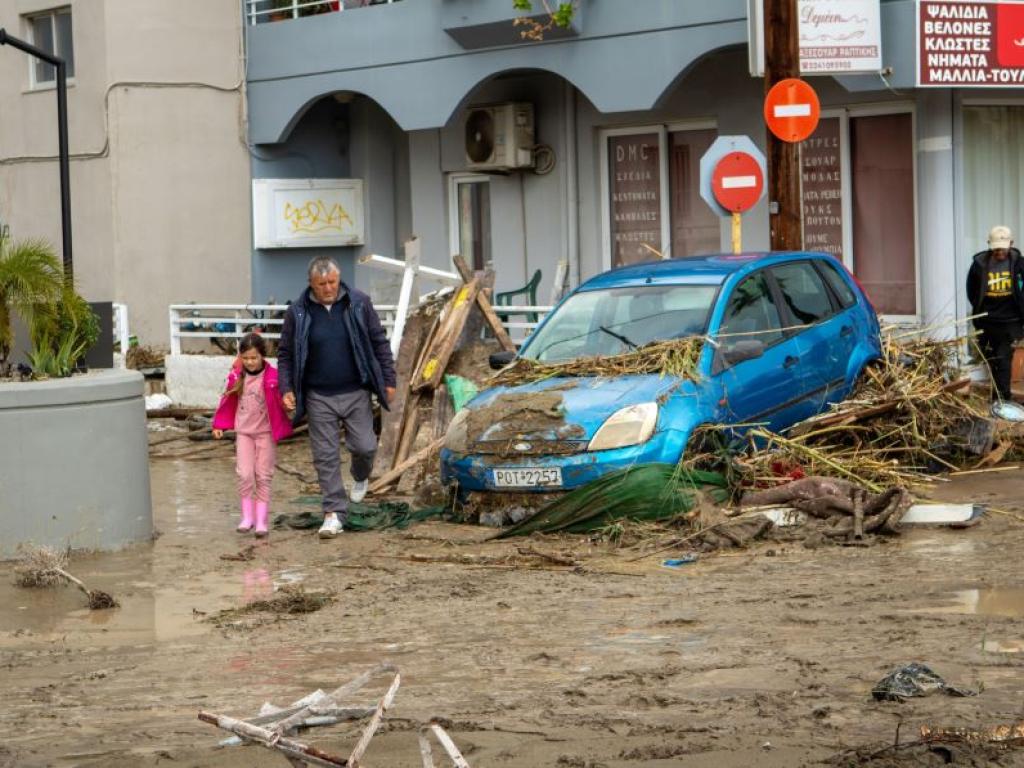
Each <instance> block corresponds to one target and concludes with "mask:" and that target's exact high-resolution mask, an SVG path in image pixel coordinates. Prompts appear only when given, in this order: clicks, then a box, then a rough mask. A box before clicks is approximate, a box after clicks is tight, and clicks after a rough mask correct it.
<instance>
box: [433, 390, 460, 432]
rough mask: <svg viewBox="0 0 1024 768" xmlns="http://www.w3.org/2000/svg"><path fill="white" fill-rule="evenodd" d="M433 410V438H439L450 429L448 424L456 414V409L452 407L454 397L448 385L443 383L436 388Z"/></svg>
mask: <svg viewBox="0 0 1024 768" xmlns="http://www.w3.org/2000/svg"><path fill="white" fill-rule="evenodd" d="M432 410H433V413H432V417H433V418H432V421H433V439H434V440H438V439H440V438H442V437H444V434H445V432H447V431H448V424H449V423H450V422H451V420H452V416H454V415H455V413H454V410H455V409H454V408H452V398H451V396H450V395H449V393H448V387H446V386H445V385H444V384H441V385H440V386H439V387H438V388H437V389H435V390H434V405H433V409H432Z"/></svg>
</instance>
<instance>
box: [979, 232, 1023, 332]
mask: <svg viewBox="0 0 1024 768" xmlns="http://www.w3.org/2000/svg"><path fill="white" fill-rule="evenodd" d="M1007 258H1008V259H1009V260H1010V276H1011V278H1012V282H1013V302H1014V304H1015V305H1016V306H1017V313H1018V314H1019V315H1020V320H1021V321H1024V258H1022V257H1021V254H1020V251H1018V250H1017V249H1016V248H1011V249H1010V253H1009V255H1008V256H1007ZM991 260H992V251H990V250H987V251H980V252H979V253H976V254H974V260H973V261H972V262H971V269H970V271H969V272H968V273H967V298H968V299H969V300H970V302H971V314H972V315H976V314H978V313H979V312H981V305H982V301H983V299H984V298H985V288H986V287H987V286H988V268H989V263H990V261H991ZM981 320H982V322H984V320H985V318H981ZM975 322H978V321H977V320H975Z"/></svg>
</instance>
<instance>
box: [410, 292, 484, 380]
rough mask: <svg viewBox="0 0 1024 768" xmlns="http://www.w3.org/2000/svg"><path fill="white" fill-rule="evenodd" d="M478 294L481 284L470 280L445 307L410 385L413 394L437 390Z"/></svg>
mask: <svg viewBox="0 0 1024 768" xmlns="http://www.w3.org/2000/svg"><path fill="white" fill-rule="evenodd" d="M479 292H480V281H479V280H477V279H475V278H474V279H473V280H471V281H470V282H468V283H467V284H466V285H464V286H462V287H461V288H459V289H458V290H457V291H456V292H455V295H454V296H452V298H451V301H450V302H449V303H448V307H447V311H446V313H445V317H444V319H443V320H442V321H441V325H440V327H439V328H438V331H437V335H436V336H435V337H434V338H433V340H432V341H431V344H430V348H429V349H428V351H427V354H426V355H424V357H423V360H422V364H421V365H419V366H417V368H416V371H415V373H414V374H413V376H412V381H411V382H410V384H409V389H410V391H412V392H419V391H421V390H423V389H436V388H437V385H438V384H439V383H440V382H441V377H443V376H444V372H445V370H446V369H447V368H448V361H449V360H450V359H451V356H452V352H454V351H455V347H456V345H457V344H458V342H459V337H460V336H461V335H462V328H463V326H464V325H465V324H466V319H467V318H468V317H469V313H470V310H472V309H473V307H474V306H475V304H476V297H477V295H478V294H479Z"/></svg>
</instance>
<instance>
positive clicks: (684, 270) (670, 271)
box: [579, 251, 828, 291]
mask: <svg viewBox="0 0 1024 768" xmlns="http://www.w3.org/2000/svg"><path fill="white" fill-rule="evenodd" d="M809 257H816V258H823V257H824V258H828V256H827V254H823V253H815V252H812V251H759V252H750V253H715V254H709V255H706V256H688V257H685V258H682V259H663V260H658V261H648V262H644V263H642V264H630V265H628V266H625V267H619V268H618V269H612V270H609V271H608V272H602V273H601V274H599V275H596V276H594V277H592V278H590V279H589V280H587V282H585V283H584V284H583V285H581V286H580V287H579V290H581V291H591V290H597V289H601V288H623V287H627V286H631V285H720V284H721V283H723V282H725V280H726V278H728V277H729V276H730V275H732V274H733V273H735V272H739V271H740V270H744V269H746V268H748V267H750V268H753V266H754V265H765V266H767V265H769V264H778V263H781V262H785V261H793V260H795V259H799V258H803V259H806V258H809ZM748 271H749V270H748Z"/></svg>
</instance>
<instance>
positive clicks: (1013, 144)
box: [963, 106, 1024, 254]
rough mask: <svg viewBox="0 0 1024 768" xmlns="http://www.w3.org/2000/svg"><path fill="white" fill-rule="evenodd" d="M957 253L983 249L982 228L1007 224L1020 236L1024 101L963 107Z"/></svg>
mask: <svg viewBox="0 0 1024 768" xmlns="http://www.w3.org/2000/svg"><path fill="white" fill-rule="evenodd" d="M963 119H964V150H963V152H964V244H963V253H965V254H973V253H977V252H978V251H981V250H984V249H985V248H986V247H987V246H986V244H985V240H986V238H987V237H988V231H989V230H990V229H991V228H992V227H994V226H995V225H997V224H1004V225H1006V226H1008V227H1009V228H1010V229H1011V230H1012V231H1013V233H1014V237H1015V238H1016V239H1017V241H1018V242H1020V240H1021V234H1020V233H1021V227H1022V225H1024V220H1022V218H1021V206H1022V205H1024V174H1022V172H1021V171H1022V169H1024V106H1001V107H980V106H979V107H968V106H965V107H964V108H963Z"/></svg>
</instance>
